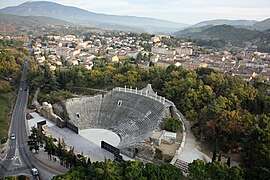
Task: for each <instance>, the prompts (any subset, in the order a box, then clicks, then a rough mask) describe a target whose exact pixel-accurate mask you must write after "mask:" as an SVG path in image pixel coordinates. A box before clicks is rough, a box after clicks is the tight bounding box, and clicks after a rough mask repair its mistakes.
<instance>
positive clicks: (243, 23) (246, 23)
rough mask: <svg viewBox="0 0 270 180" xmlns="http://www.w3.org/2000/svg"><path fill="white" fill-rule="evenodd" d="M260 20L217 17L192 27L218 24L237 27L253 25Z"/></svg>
mask: <svg viewBox="0 0 270 180" xmlns="http://www.w3.org/2000/svg"><path fill="white" fill-rule="evenodd" d="M257 22H258V21H254V20H228V19H215V20H210V21H202V22H199V23H197V24H195V25H193V26H192V27H203V26H217V25H223V24H226V25H231V26H237V27H245V26H253V25H254V24H255V23H257Z"/></svg>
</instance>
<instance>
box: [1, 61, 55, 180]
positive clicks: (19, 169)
mask: <svg viewBox="0 0 270 180" xmlns="http://www.w3.org/2000/svg"><path fill="white" fill-rule="evenodd" d="M27 70H28V62H27V61H25V63H24V67H23V72H22V76H21V80H20V86H19V92H18V96H17V101H16V104H15V107H14V110H13V116H12V121H11V126H10V135H11V134H15V137H16V139H15V140H11V139H10V138H9V140H8V149H7V155H6V157H5V159H4V160H3V161H2V162H0V179H1V178H3V177H6V176H11V175H20V174H21V175H23V174H24V175H29V176H30V177H32V179H35V177H34V176H32V175H31V171H30V169H31V168H32V167H37V168H38V170H39V172H40V179H50V178H51V177H53V176H54V174H53V173H51V172H50V170H49V169H48V168H47V167H44V166H42V165H41V164H40V163H39V162H37V160H36V158H35V157H33V154H32V152H30V151H29V148H28V146H27V140H28V137H27V129H26V121H25V110H26V104H27V99H28V85H27V82H26V75H27Z"/></svg>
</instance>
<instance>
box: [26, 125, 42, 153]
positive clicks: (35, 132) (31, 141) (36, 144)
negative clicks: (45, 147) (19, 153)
mask: <svg viewBox="0 0 270 180" xmlns="http://www.w3.org/2000/svg"><path fill="white" fill-rule="evenodd" d="M27 144H28V146H29V150H30V151H32V150H35V153H38V151H39V148H40V145H42V144H43V140H42V132H41V129H37V128H36V127H34V126H33V127H32V128H31V130H30V135H29V136H28V141H27Z"/></svg>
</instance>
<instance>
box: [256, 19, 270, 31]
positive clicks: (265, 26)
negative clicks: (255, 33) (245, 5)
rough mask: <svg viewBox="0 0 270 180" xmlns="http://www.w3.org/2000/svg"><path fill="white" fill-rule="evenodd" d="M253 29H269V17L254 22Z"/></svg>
mask: <svg viewBox="0 0 270 180" xmlns="http://www.w3.org/2000/svg"><path fill="white" fill-rule="evenodd" d="M253 27H254V28H255V29H257V30H261V31H264V30H269V29H270V18H268V19H265V20H263V21H260V22H257V23H256V24H254V26H253Z"/></svg>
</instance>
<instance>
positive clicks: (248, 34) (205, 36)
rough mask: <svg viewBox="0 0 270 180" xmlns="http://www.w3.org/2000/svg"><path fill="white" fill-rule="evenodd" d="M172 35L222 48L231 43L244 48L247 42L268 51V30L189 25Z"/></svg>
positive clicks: (269, 38) (269, 36) (269, 42)
mask: <svg viewBox="0 0 270 180" xmlns="http://www.w3.org/2000/svg"><path fill="white" fill-rule="evenodd" d="M267 22H268V21H267ZM174 35H175V36H176V37H185V38H190V39H193V40H195V41H197V42H199V44H200V45H202V46H210V47H217V48H223V47H226V46H231V45H233V46H236V47H242V48H244V47H246V45H247V44H254V45H257V46H258V50H259V51H261V52H270V30H267V31H258V30H253V29H246V28H236V27H234V26H231V25H225V24H223V25H217V26H213V25H208V26H203V27H190V28H187V29H185V30H182V31H178V32H176V33H174Z"/></svg>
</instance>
